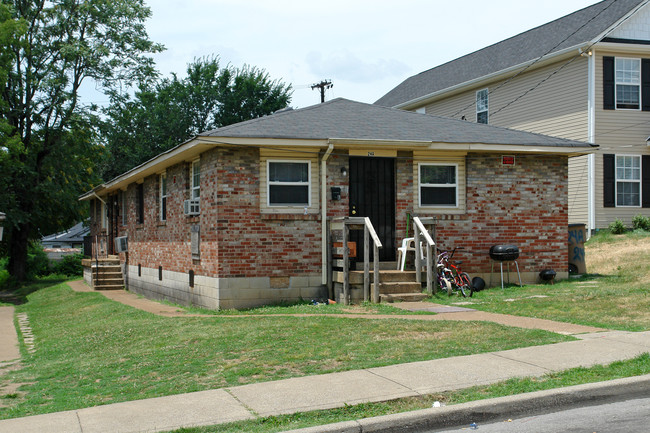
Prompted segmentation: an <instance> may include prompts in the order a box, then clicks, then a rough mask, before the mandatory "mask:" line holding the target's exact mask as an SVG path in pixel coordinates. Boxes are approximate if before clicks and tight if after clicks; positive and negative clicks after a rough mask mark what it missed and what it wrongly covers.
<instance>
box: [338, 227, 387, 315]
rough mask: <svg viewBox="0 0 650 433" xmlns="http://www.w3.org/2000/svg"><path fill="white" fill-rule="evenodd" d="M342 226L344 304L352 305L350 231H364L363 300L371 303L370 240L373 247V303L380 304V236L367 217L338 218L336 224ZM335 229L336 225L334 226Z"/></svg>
mask: <svg viewBox="0 0 650 433" xmlns="http://www.w3.org/2000/svg"><path fill="white" fill-rule="evenodd" d="M337 223H339V224H342V227H341V229H342V231H343V244H342V245H343V304H344V305H348V304H349V303H350V250H349V248H348V239H349V238H350V230H363V299H364V301H366V302H367V301H369V300H370V299H371V296H370V240H372V245H373V267H374V269H373V287H372V302H373V303H375V304H378V303H379V284H380V281H379V249H380V248H381V247H382V244H381V241H380V240H379V236H377V232H376V231H375V228H374V227H373V225H372V223H371V222H370V218H367V217H346V218H337V219H335V220H334V224H336V225H338V224H337ZM332 228H333V229H334V225H333V226H332Z"/></svg>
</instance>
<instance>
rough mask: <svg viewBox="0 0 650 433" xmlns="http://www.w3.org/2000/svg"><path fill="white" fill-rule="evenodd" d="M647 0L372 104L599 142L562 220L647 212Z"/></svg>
mask: <svg viewBox="0 0 650 433" xmlns="http://www.w3.org/2000/svg"><path fill="white" fill-rule="evenodd" d="M649 3H650V1H649V0H605V1H601V2H598V3H595V4H593V5H591V6H589V7H586V8H583V9H580V10H578V11H576V12H573V13H571V14H569V15H566V16H564V17H561V18H558V19H556V20H554V21H551V22H549V23H546V24H544V25H541V26H539V27H535V28H533V29H530V30H528V31H525V32H523V33H520V34H518V35H515V36H513V37H511V38H508V39H505V40H503V41H500V42H498V43H496V44H493V45H490V46H487V47H485V48H482V49H480V50H478V51H475V52H473V53H469V54H467V55H464V56H462V57H459V58H457V59H454V60H452V61H450V62H447V63H444V64H442V65H438V66H435V67H433V68H431V69H428V70H426V71H422V72H421V73H418V74H416V75H413V76H412V77H409V78H407V79H406V80H404V81H403V82H402V83H400V84H399V85H397V86H396V87H395V88H393V89H392V90H390V91H389V92H388V93H387V94H385V95H384V96H382V97H381V98H380V99H379V100H377V102H376V104H378V105H382V106H387V107H393V108H400V109H403V110H412V111H420V112H423V113H426V114H432V115H436V116H447V117H454V118H458V119H461V118H465V119H467V120H468V121H472V122H477V123H488V124H490V125H496V126H502V127H506V128H512V129H519V130H524V131H530V132H536V133H540V134H547V135H552V136H556V137H563V138H567V139H571V140H580V141H586V142H589V143H598V145H599V146H600V148H599V152H598V153H591V154H588V155H580V156H576V157H574V158H570V160H569V222H570V223H576V224H586V226H587V227H588V228H589V229H590V231H591V230H594V229H601V228H606V227H607V226H608V225H609V224H610V223H611V222H613V221H615V220H616V219H621V220H622V221H623V222H624V223H625V224H627V225H631V223H632V219H633V217H634V216H635V215H638V214H642V215H645V216H650V140H649V138H650V137H649V136H650V128H648V124H649V123H650V4H649Z"/></svg>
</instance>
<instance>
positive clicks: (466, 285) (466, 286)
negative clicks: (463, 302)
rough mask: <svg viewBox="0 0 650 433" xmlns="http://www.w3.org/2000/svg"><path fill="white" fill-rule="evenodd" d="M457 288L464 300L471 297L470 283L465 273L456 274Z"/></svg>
mask: <svg viewBox="0 0 650 433" xmlns="http://www.w3.org/2000/svg"><path fill="white" fill-rule="evenodd" d="M458 288H459V289H460V293H462V294H463V297H464V298H467V297H468V296H469V297H471V296H472V281H471V280H470V279H469V274H468V273H467V272H461V273H460V274H458Z"/></svg>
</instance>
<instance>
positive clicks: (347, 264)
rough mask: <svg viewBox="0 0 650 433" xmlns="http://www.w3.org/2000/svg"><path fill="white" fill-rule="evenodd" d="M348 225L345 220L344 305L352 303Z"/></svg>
mask: <svg viewBox="0 0 650 433" xmlns="http://www.w3.org/2000/svg"><path fill="white" fill-rule="evenodd" d="M349 231H350V229H349V228H348V225H347V224H346V223H345V222H343V305H349V304H350V269H349V268H350V257H349V256H350V252H349V250H348V237H349V234H350V233H349Z"/></svg>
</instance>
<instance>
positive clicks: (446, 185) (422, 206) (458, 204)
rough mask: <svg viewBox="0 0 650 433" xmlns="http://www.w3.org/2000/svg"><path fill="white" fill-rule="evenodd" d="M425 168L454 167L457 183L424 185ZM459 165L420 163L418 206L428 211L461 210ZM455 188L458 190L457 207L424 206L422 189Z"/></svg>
mask: <svg viewBox="0 0 650 433" xmlns="http://www.w3.org/2000/svg"><path fill="white" fill-rule="evenodd" d="M423 166H444V167H454V170H455V178H456V179H455V180H456V183H454V184H451V183H444V184H439V183H422V167H423ZM458 168H459V164H458V163H453V162H420V163H418V204H419V206H420V207H421V208H427V209H459V208H460V202H459V198H460V193H459V188H460V186H459V184H458ZM423 187H426V188H452V187H453V188H455V189H456V199H455V200H456V204H455V205H441V204H423V203H422V188H423Z"/></svg>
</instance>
